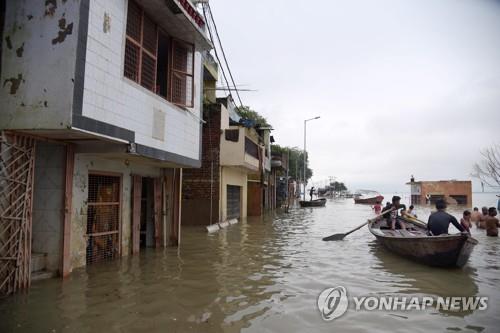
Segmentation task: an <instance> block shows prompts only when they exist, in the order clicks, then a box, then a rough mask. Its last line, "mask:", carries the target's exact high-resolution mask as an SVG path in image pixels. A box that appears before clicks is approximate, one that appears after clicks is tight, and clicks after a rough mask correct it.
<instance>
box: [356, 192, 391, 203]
mask: <svg viewBox="0 0 500 333" xmlns="http://www.w3.org/2000/svg"><path fill="white" fill-rule="evenodd" d="M382 201H384V196H383V195H381V194H380V193H378V192H377V191H372V190H358V191H356V193H354V203H357V204H370V205H374V204H376V203H377V202H380V203H382Z"/></svg>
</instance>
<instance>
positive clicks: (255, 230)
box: [0, 194, 500, 332]
mask: <svg viewBox="0 0 500 333" xmlns="http://www.w3.org/2000/svg"><path fill="white" fill-rule="evenodd" d="M494 198H495V197H494V195H483V194H481V195H480V194H475V195H474V202H475V204H476V205H482V204H490V205H492V204H495V201H494ZM457 210H458V212H457ZM462 210H463V209H462V208H455V211H454V210H453V209H451V211H452V212H453V213H454V214H455V216H459V213H460V214H461V211H462ZM417 214H419V217H421V218H423V219H426V217H427V215H428V208H427V207H425V208H424V207H418V208H417ZM371 216H373V213H372V210H371V208H370V206H365V205H354V203H353V200H352V199H346V200H329V201H328V203H327V206H326V208H317V209H299V208H295V209H292V210H291V211H290V213H289V214H284V213H281V214H276V215H267V216H265V217H263V218H257V219H252V218H249V219H247V220H246V221H242V222H241V223H239V224H237V225H233V226H230V227H229V228H227V229H226V230H223V231H221V232H219V233H215V234H211V235H208V234H207V233H206V232H205V231H204V230H202V229H201V228H198V229H197V228H183V230H182V232H183V235H182V242H183V243H182V246H181V247H180V249H179V250H178V251H177V250H176V249H169V250H167V251H154V250H148V251H144V252H142V253H141V255H140V256H137V257H129V258H124V259H122V260H118V261H115V262H112V263H103V264H95V265H93V266H91V267H89V268H88V269H87V270H76V271H74V272H73V274H72V275H71V276H70V278H69V279H67V280H65V281H64V282H61V280H59V279H52V280H46V281H41V282H35V283H34V284H33V286H32V288H31V290H30V291H29V294H26V295H23V294H18V295H15V296H11V297H9V298H7V299H4V300H1V301H0V332H30V331H37V332H61V331H68V332H100V331H113V332H118V331H131V332H132V331H133V332H238V331H244V332H299V331H306V332H332V331H334V330H335V331H338V332H361V331H370V332H387V331H394V330H397V331H398V332H403V331H405V332H428V331H431V330H432V331H440V332H443V331H459V332H494V331H498V328H497V327H498V326H499V325H500V317H499V316H498V313H500V291H499V288H498V286H499V283H500V274H499V267H500V265H499V259H498V258H499V251H500V241H499V239H498V238H487V237H486V236H485V235H484V232H480V231H478V230H477V229H475V228H474V230H473V235H474V237H476V238H477V239H478V240H479V245H477V247H476V248H475V249H474V252H473V254H472V256H471V259H470V261H469V264H468V265H466V266H465V267H464V268H463V269H437V268H429V267H426V266H423V265H420V264H416V263H413V262H410V261H407V260H405V259H404V258H401V257H398V256H395V255H392V254H391V253H388V252H387V251H386V250H385V249H383V248H381V247H380V246H379V245H378V244H377V243H376V241H375V238H374V237H373V236H372V235H371V234H370V233H369V231H368V229H367V228H363V229H361V230H359V231H358V232H355V233H353V234H351V235H349V236H348V237H347V238H346V239H345V240H344V241H339V242H323V241H322V240H321V238H322V237H324V236H327V235H330V234H333V233H337V232H345V231H348V230H349V229H350V228H352V227H354V226H356V225H358V224H360V223H362V222H363V221H365V220H366V219H367V218H369V217H371ZM452 229H453V227H452V226H450V231H452ZM452 232H453V231H452ZM335 286H344V287H345V288H346V289H347V290H348V294H349V296H369V295H386V294H389V295H418V296H427V295H428V296H489V302H488V309H487V310H486V311H475V312H472V311H471V312H459V313H453V312H439V311H437V310H435V309H433V308H432V309H427V310H425V311H410V312H389V311H372V312H368V311H355V310H354V309H353V307H352V306H350V308H349V310H348V311H347V313H346V314H345V315H344V316H342V317H341V318H338V319H336V320H334V321H332V322H324V321H323V320H322V319H321V317H320V313H319V312H318V309H317V305H316V301H317V297H318V295H319V293H320V292H321V291H322V290H324V289H325V288H329V287H335Z"/></svg>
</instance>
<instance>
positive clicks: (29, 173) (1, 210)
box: [0, 132, 35, 296]
mask: <svg viewBox="0 0 500 333" xmlns="http://www.w3.org/2000/svg"><path fill="white" fill-rule="evenodd" d="M34 164H35V140H34V139H33V138H30V137H25V136H18V135H10V134H6V133H5V132H2V133H0V296H5V295H8V294H10V293H13V292H16V291H17V290H18V289H24V288H28V287H29V286H30V282H31V269H30V268H31V231H32V225H31V212H32V200H33V174H34Z"/></svg>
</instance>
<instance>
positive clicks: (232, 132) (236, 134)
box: [224, 129, 240, 142]
mask: <svg viewBox="0 0 500 333" xmlns="http://www.w3.org/2000/svg"><path fill="white" fill-rule="evenodd" d="M224 132H225V134H226V141H232V142H238V141H239V139H240V130H237V129H227V130H225V131H224Z"/></svg>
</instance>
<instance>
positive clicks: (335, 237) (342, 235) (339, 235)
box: [323, 208, 394, 242]
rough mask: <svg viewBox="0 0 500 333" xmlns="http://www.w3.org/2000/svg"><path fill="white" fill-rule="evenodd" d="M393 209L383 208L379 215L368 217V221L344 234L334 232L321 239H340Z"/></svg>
mask: <svg viewBox="0 0 500 333" xmlns="http://www.w3.org/2000/svg"><path fill="white" fill-rule="evenodd" d="M393 210H394V208H391V209H388V210H384V211H383V212H382V213H380V214H379V215H377V216H375V217H374V218H371V219H369V220H368V221H366V222H365V223H363V224H361V225H358V226H357V227H356V228H354V229H352V230H351V231H348V232H346V233H345V234H334V235H331V236H328V237H325V238H323V240H324V241H325V242H328V241H336V240H342V239H344V237H345V236H347V235H349V234H352V233H353V232H355V231H356V230H359V229H361V228H363V227H364V226H365V225H367V224H369V223H372V222H374V221H376V220H377V219H379V218H380V217H382V215H384V214H387V213H389V212H392V211H393Z"/></svg>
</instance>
